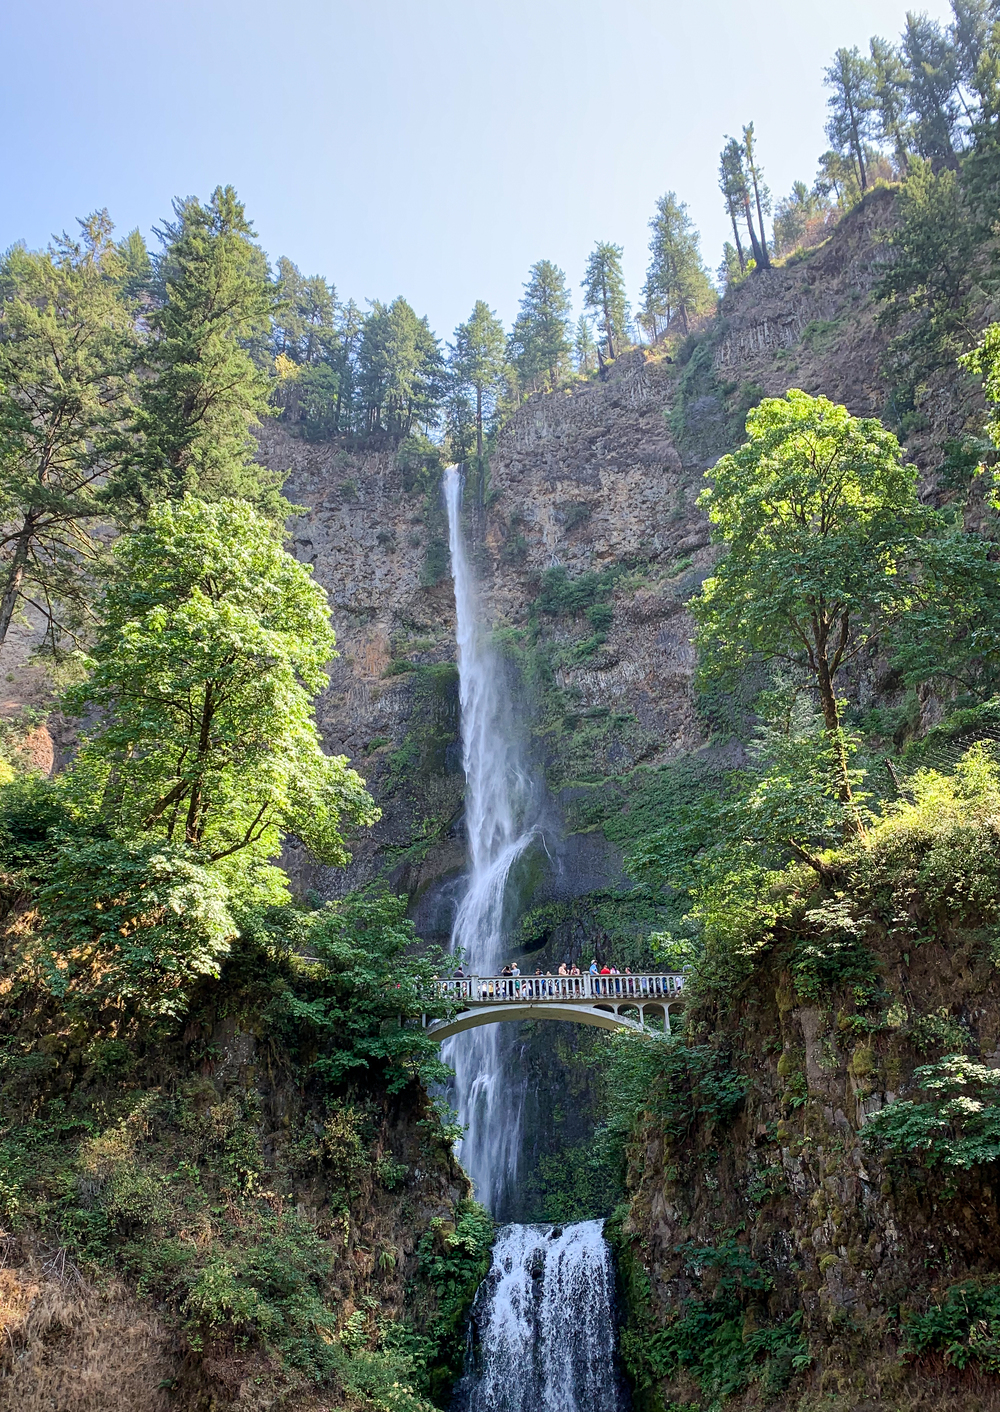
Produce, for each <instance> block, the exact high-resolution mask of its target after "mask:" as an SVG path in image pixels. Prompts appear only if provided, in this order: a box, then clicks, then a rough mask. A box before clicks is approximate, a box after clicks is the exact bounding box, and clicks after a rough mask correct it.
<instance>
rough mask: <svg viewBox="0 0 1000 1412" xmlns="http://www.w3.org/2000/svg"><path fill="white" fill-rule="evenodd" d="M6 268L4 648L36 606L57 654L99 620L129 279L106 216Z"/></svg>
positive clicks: (1, 355) (11, 256)
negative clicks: (24, 611) (95, 605)
mask: <svg viewBox="0 0 1000 1412" xmlns="http://www.w3.org/2000/svg"><path fill="white" fill-rule="evenodd" d="M81 226H82V230H81V236H80V239H79V240H77V241H71V240H69V239H68V237H65V236H64V237H63V239H62V240H61V241H59V242H57V244H56V245H55V246H54V247H52V248H51V249H49V250H47V251H44V252H34V253H29V252H28V251H26V250H24V249H23V248H22V247H21V246H14V247H13V249H11V250H10V251H8V253H7V254H6V255H5V256H4V257H3V260H2V261H0V524H2V529H0V643H2V642H3V641H4V640H5V639H6V636H7V632H8V630H9V628H10V624H11V621H12V619H13V617H14V613H15V612H16V611H17V609H18V608H19V606H20V605H22V604H31V605H32V606H33V607H34V608H36V609H37V610H38V611H39V612H40V613H41V614H43V615H44V618H45V620H46V623H47V625H48V634H49V641H50V644H51V645H52V646H53V647H56V646H57V645H58V643H59V641H60V639H61V638H62V637H63V636H64V635H65V633H66V632H67V631H72V630H73V629H74V628H76V627H77V626H79V624H80V622H81V620H82V619H84V618H85V617H86V615H87V613H88V610H89V602H90V598H91V594H92V587H93V586H92V583H91V580H90V570H91V569H92V567H93V565H94V562H95V560H96V559H97V558H98V555H99V544H98V541H97V540H96V539H95V538H94V533H93V531H94V528H95V526H96V523H97V520H98V517H100V518H103V519H106V518H107V517H108V510H107V507H106V505H105V503H103V502H102V497H101V486H102V483H106V482H107V478H108V476H109V474H111V473H112V472H113V471H114V469H115V467H116V464H117V453H118V449H119V446H120V442H121V438H122V435H123V429H124V426H125V424H126V422H127V420H128V418H129V416H130V415H131V411H132V404H131V400H130V398H131V393H132V383H131V379H130V377H129V375H128V367H129V363H130V360H131V357H132V352H133V349H134V344H135V340H134V331H133V325H132V318H131V315H130V311H129V307H128V305H127V303H126V302H125V300H124V299H123V295H122V289H123V285H125V284H126V282H127V280H128V270H127V267H126V266H125V264H124V262H123V260H122V258H121V255H120V253H119V252H118V250H116V248H115V246H114V245H113V244H112V243H111V238H110V237H111V229H112V227H111V222H110V221H109V220H108V217H107V213H106V212H103V211H102V212H100V213H99V214H97V215H95V216H92V217H91V218H90V219H89V220H88V221H85V222H81Z"/></svg>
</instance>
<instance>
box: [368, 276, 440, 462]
mask: <svg viewBox="0 0 1000 1412" xmlns="http://www.w3.org/2000/svg"><path fill="white" fill-rule="evenodd" d="M443 392H444V383H443V360H442V357H441V350H440V348H439V347H438V342H437V339H436V338H435V337H434V335H433V334H432V333H431V330H430V326H429V324H428V322H427V319H426V318H418V317H417V315H416V314H415V313H414V311H413V309H412V308H411V307H410V305H409V304H408V303H407V302H406V300H405V299H403V298H402V296H400V297H399V298H397V299H394V300H393V301H392V303H391V304H389V305H386V304H381V303H379V302H378V301H376V302H375V303H374V304H373V305H372V307H371V310H370V312H369V314H368V315H367V317H366V318H365V320H364V325H363V328H362V332H361V338H360V341H359V345H358V393H359V396H360V398H361V401H362V404H363V409H364V410H363V417H364V431H365V432H366V433H367V434H368V435H375V434H379V433H384V434H386V435H388V436H389V437H391V438H392V439H393V440H394V441H395V442H397V443H398V442H400V441H402V439H403V438H404V437H406V436H409V434H410V432H411V431H412V430H413V428H414V427H415V426H425V427H426V426H431V425H433V424H434V422H435V421H436V419H437V407H438V404H439V402H440V400H441V397H442V395H443Z"/></svg>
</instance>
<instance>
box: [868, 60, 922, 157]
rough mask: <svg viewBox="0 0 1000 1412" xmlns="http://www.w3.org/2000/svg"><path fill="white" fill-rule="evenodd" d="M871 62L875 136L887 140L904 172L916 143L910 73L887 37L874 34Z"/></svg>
mask: <svg viewBox="0 0 1000 1412" xmlns="http://www.w3.org/2000/svg"><path fill="white" fill-rule="evenodd" d="M869 48H870V53H871V65H872V99H873V102H874V104H875V114H876V117H877V127H876V136H877V138H878V140H879V141H881V142H888V143H889V144H890V145H891V147H892V149H893V152H894V154H895V157H896V165H897V166H898V168H899V170H900V171H901V172H905V170H906V164H907V162H908V161H909V155H910V152H911V150H912V144H913V131H912V126H911V124H910V122H909V119H908V117H907V114H908V111H909V108H908V103H907V94H906V90H907V81H908V77H909V76H908V74H907V72H906V65H905V64H904V62H903V58H902V55H901V54H900V52H899V50H898V49H896V48H895V47H894V46H893V45H892V44H889V43H888V41H887V40H885V39H879V38H878V36H877V35H876V36H874V37H873V39H872V41H871V44H870V46H869Z"/></svg>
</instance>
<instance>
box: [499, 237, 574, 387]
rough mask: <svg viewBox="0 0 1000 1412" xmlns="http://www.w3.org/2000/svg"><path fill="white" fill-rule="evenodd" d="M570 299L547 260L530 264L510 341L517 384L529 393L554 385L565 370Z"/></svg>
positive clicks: (556, 269) (561, 278) (561, 276)
mask: <svg viewBox="0 0 1000 1412" xmlns="http://www.w3.org/2000/svg"><path fill="white" fill-rule="evenodd" d="M571 308H572V301H571V299H570V296H569V290H568V289H567V288H566V276H565V275H564V274H563V272H562V270H561V269H559V267H558V265H554V264H553V263H552V261H551V260H538V261H537V262H536V263H535V264H534V265H532V267H531V270H530V271H529V274H528V282H527V284H526V285H525V286H524V297H523V299H522V300H521V309H520V313H519V314H518V316H517V319H516V320H515V322H514V330H513V333H512V334H511V340H510V355H511V362H512V363H513V365H514V367H515V369H516V370H517V376H518V382H519V384H520V386H521V387H522V388H524V389H527V390H529V391H532V392H536V391H538V390H539V389H540V388H547V389H549V390H551V389H553V388H555V387H558V385H559V383H560V381H561V380H562V378H563V377H565V375H566V372H567V371H568V363H569V353H570V341H569V316H570V310H571Z"/></svg>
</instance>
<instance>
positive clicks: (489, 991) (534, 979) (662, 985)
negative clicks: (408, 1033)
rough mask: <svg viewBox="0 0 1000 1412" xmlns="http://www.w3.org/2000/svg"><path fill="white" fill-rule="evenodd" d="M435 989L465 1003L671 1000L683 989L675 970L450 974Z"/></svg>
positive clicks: (681, 979)
mask: <svg viewBox="0 0 1000 1412" xmlns="http://www.w3.org/2000/svg"><path fill="white" fill-rule="evenodd" d="M434 984H435V990H436V993H437V994H438V995H440V996H443V997H445V998H447V999H449V1000H452V1001H456V1002H458V1003H460V1004H461V1003H462V1002H464V1003H465V1004H466V1005H495V1004H498V1003H502V1002H503V1001H513V1002H519V1003H520V1004H522V1005H524V1004H528V1003H530V1002H531V1001H559V1000H563V1001H567V1002H570V1003H571V1002H573V1001H577V1002H581V1001H587V1000H591V1001H594V1000H611V1001H618V1002H621V1001H625V1000H635V1001H637V1002H638V1003H640V1004H641V1003H642V1002H643V1001H648V1000H675V999H676V998H677V997H678V996H679V995H680V993H681V991H683V989H684V977H683V976H682V975H678V974H673V973H671V974H667V975H642V976H622V975H617V976H592V975H590V974H589V973H588V974H584V975H582V976H454V977H449V978H447V979H443V980H438V981H436V982H435V983H434Z"/></svg>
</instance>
